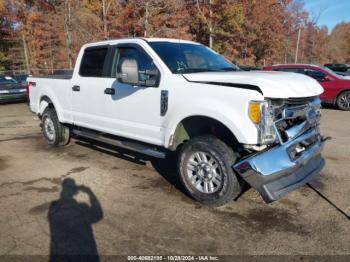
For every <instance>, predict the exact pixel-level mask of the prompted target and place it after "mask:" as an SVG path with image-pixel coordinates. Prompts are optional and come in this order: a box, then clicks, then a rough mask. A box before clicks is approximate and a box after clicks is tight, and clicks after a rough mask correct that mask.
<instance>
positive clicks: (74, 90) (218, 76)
mask: <svg viewBox="0 0 350 262" xmlns="http://www.w3.org/2000/svg"><path fill="white" fill-rule="evenodd" d="M238 70H239V69H238V68H236V67H235V66H234V65H232V64H231V63H229V62H228V61H226V60H225V59H224V58H223V57H221V56H220V55H219V54H217V53H216V52H214V51H212V50H210V49H209V48H207V47H205V46H203V45H200V44H198V43H194V42H190V41H183V40H176V39H158V38H151V39H146V38H133V39H120V40H111V41H104V42H99V43H92V44H87V45H85V46H83V47H82V48H81V51H80V53H79V55H78V58H77V61H76V65H75V68H74V72H73V74H72V75H71V76H60V77H55V76H50V77H29V79H28V83H27V88H28V91H29V97H30V109H31V110H32V111H33V112H34V113H36V114H38V115H39V117H40V118H41V119H42V130H43V134H44V136H45V138H46V139H47V141H48V143H50V144H52V145H55V146H60V145H65V144H67V143H68V142H69V138H70V136H71V134H72V133H73V134H75V135H79V136H83V137H88V138H91V139H95V140H99V141H102V142H104V143H109V144H112V145H116V146H119V147H124V148H127V149H131V150H134V151H138V152H141V153H144V154H147V155H151V156H153V157H158V158H165V157H166V154H167V153H168V152H170V151H174V152H176V153H177V155H178V173H179V176H180V180H181V181H182V183H183V186H184V188H185V189H186V191H187V192H188V193H189V194H190V195H191V196H192V197H193V198H195V199H196V200H198V201H200V202H202V203H204V204H209V205H222V204H225V203H227V202H228V201H230V200H232V199H233V198H235V197H237V196H238V195H239V194H240V193H241V190H242V184H243V183H248V184H250V185H251V186H252V187H254V188H256V189H257V190H258V191H259V192H260V194H261V196H262V197H263V199H264V200H265V201H266V202H271V201H274V200H277V199H279V198H280V197H282V196H283V195H284V194H286V193H287V192H289V191H291V190H294V189H296V188H298V187H300V186H302V185H304V184H305V183H307V182H308V181H309V180H310V179H312V178H313V177H314V176H316V175H317V174H318V173H319V171H320V170H321V169H322V167H323V165H324V160H323V158H322V157H321V154H320V152H321V149H322V145H323V140H324V139H323V138H322V136H321V135H320V132H319V118H320V113H319V107H320V99H319V95H320V94H321V93H322V92H323V89H322V87H321V86H320V85H319V84H318V83H317V82H316V81H315V80H313V79H311V78H309V77H306V76H303V75H298V74H291V73H282V72H241V71H238ZM240 177H241V178H242V179H241V178H240ZM244 181H245V182H244Z"/></svg>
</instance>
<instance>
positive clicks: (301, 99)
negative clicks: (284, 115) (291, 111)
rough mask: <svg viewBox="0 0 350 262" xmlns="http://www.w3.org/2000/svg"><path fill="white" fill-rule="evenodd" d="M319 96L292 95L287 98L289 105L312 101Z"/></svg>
mask: <svg viewBox="0 0 350 262" xmlns="http://www.w3.org/2000/svg"><path fill="white" fill-rule="evenodd" d="M316 98H317V96H309V97H290V98H288V99H286V100H285V102H286V104H288V105H305V104H308V103H311V102H312V101H314V100H315V99H316Z"/></svg>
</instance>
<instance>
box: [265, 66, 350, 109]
mask: <svg viewBox="0 0 350 262" xmlns="http://www.w3.org/2000/svg"><path fill="white" fill-rule="evenodd" d="M263 70H267V71H271V70H272V71H283V72H293V73H300V74H304V75H308V76H310V77H312V78H314V79H316V80H317V81H318V82H319V83H320V84H321V86H322V87H323V89H324V92H323V93H322V94H321V100H322V101H323V102H326V103H332V104H334V105H336V106H337V107H338V108H339V109H341V110H350V79H345V78H343V77H342V76H339V75H337V74H335V73H334V72H333V71H332V70H330V69H328V68H327V67H320V66H316V65H304V64H286V65H273V66H266V67H264V69H263Z"/></svg>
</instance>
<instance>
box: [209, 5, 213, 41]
mask: <svg viewBox="0 0 350 262" xmlns="http://www.w3.org/2000/svg"><path fill="white" fill-rule="evenodd" d="M212 4H213V0H209V47H210V48H213V11H212V9H211V8H212Z"/></svg>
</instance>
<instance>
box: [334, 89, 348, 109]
mask: <svg viewBox="0 0 350 262" xmlns="http://www.w3.org/2000/svg"><path fill="white" fill-rule="evenodd" d="M337 106H338V108H339V109H341V110H344V111H349V110H350V91H344V92H342V93H341V94H340V95H339V96H338V98H337Z"/></svg>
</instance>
